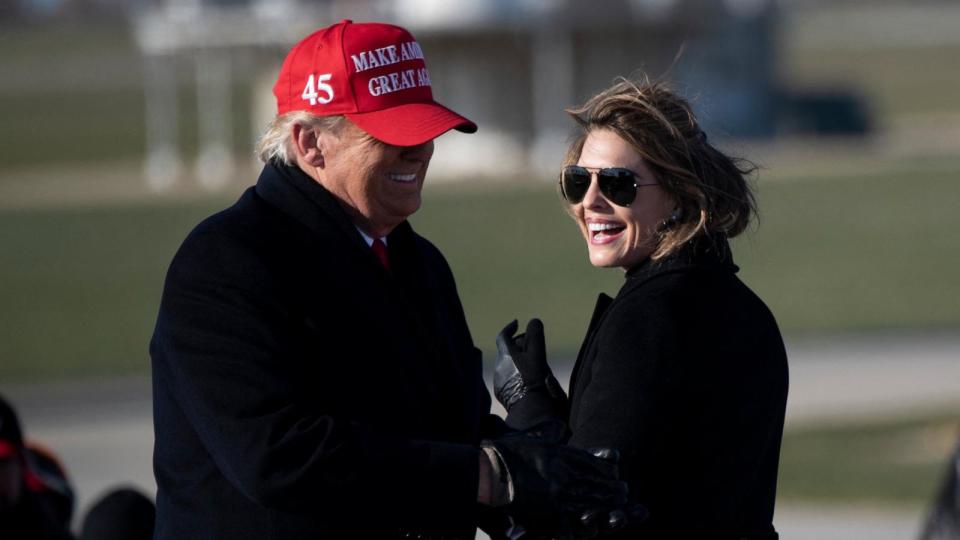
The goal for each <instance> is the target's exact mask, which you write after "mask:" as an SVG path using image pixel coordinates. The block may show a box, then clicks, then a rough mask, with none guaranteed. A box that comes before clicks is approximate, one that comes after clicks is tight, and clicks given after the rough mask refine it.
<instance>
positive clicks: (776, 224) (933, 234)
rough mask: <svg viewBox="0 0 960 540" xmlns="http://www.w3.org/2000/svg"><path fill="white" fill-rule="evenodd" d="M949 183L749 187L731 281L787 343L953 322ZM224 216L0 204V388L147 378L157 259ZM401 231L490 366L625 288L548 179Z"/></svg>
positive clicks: (440, 204)
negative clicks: (526, 332)
mask: <svg viewBox="0 0 960 540" xmlns="http://www.w3.org/2000/svg"><path fill="white" fill-rule="evenodd" d="M956 170H960V165H958V167H957V169H956ZM956 178H957V174H956V173H955V172H951V173H945V172H936V171H934V170H930V169H926V168H924V167H922V166H920V165H919V164H918V165H917V167H916V168H915V169H914V170H912V171H907V172H899V173H896V174H893V173H891V174H886V175H884V174H878V175H875V176H871V177H849V178H848V177H823V178H816V179H796V180H793V181H790V180H780V181H776V182H766V183H761V184H760V186H759V196H760V204H761V208H762V210H763V214H762V221H761V224H760V226H759V228H757V229H756V230H753V231H751V232H749V233H747V235H746V236H745V237H744V238H743V239H738V240H737V241H736V242H735V244H734V253H735V257H736V259H737V261H738V263H739V264H740V266H741V267H742V272H741V275H742V277H743V279H744V281H746V283H747V284H748V285H750V286H751V287H752V288H753V289H754V290H755V291H757V292H758V294H759V295H760V296H761V297H762V298H764V299H765V300H766V302H767V303H768V305H769V306H770V307H771V309H772V310H773V312H774V314H775V315H776V316H777V318H778V320H779V321H780V323H781V325H782V327H783V329H784V332H785V333H786V334H787V335H790V336H796V335H798V334H803V333H837V332H871V331H888V330H891V329H898V330H907V331H911V330H917V331H923V330H928V329H955V328H960V303H958V302H956V299H957V298H960V280H958V279H957V278H956V269H957V268H960V233H958V232H957V231H958V230H960V213H957V212H955V211H954V205H955V202H956V201H958V200H960V183H958V182H957V181H956ZM226 204H227V200H226V199H224V198H223V197H219V198H211V199H206V200H201V201H196V202H193V203H190V204H184V203H182V202H175V201H171V200H169V199H158V200H156V201H153V202H143V203H137V204H131V203H124V204H118V205H111V206H102V207H96V208H70V209H59V208H47V209H34V210H0V246H3V249H2V250H0V306H3V308H2V309H0V358H3V362H2V363H0V379H2V380H8V379H10V378H17V379H31V378H39V377H50V376H54V375H59V376H69V375H77V374H99V373H116V372H129V371H136V370H143V369H145V367H146V347H147V342H148V340H149V336H150V332H151V328H152V324H153V320H154V317H155V316H156V309H157V301H158V297H159V293H160V287H161V284H162V280H163V274H164V272H165V269H166V265H167V264H168V263H169V260H170V258H171V256H172V254H173V252H174V251H175V249H176V247H177V246H178V244H179V242H180V241H181V240H182V238H183V237H184V235H185V234H186V232H187V231H188V230H189V228H190V227H191V226H192V225H193V224H195V223H196V222H197V221H199V220H200V219H201V218H202V217H203V216H205V215H207V214H209V213H211V212H213V211H214V210H216V209H218V208H221V207H223V206H225V205H226ZM412 222H413V223H414V226H415V227H416V228H417V229H418V230H419V231H420V232H421V233H423V234H424V235H425V236H426V237H428V238H430V239H431V240H432V241H433V242H434V243H436V244H437V245H438V246H439V247H440V248H441V250H442V251H443V252H444V253H445V254H446V256H447V258H448V260H449V262H450V264H451V266H452V268H453V270H454V274H455V275H456V277H457V281H458V286H459V289H460V294H461V296H462V299H463V304H464V307H465V309H466V312H467V317H468V320H469V322H470V325H471V329H472V331H473V335H474V339H475V341H476V342H477V344H478V345H479V346H480V347H481V348H483V349H485V350H486V351H487V353H488V354H487V357H488V358H489V357H490V352H491V351H492V350H493V336H494V335H495V334H496V332H497V331H498V330H499V329H500V328H501V327H502V326H503V325H504V324H505V323H506V322H508V321H509V320H510V319H511V318H514V317H516V318H519V319H520V320H521V321H525V320H526V319H527V318H529V317H532V316H538V317H541V318H542V319H543V320H544V323H545V325H546V330H547V338H548V344H549V346H550V350H551V353H552V354H553V355H554V357H555V358H569V357H570V356H572V355H573V354H575V352H576V349H577V348H578V346H579V344H580V341H581V339H582V338H583V334H584V331H585V328H586V325H587V321H588V319H589V316H590V313H591V312H592V308H593V304H594V300H595V298H596V295H597V294H598V293H599V292H601V291H603V292H607V293H611V294H613V293H615V292H616V290H617V289H618V287H619V285H620V283H621V282H622V273H621V272H620V270H617V269H596V268H593V267H591V266H590V265H589V264H588V262H587V257H586V249H585V246H584V244H583V241H582V240H581V239H580V236H579V232H578V231H577V230H576V229H575V227H574V224H573V223H572V221H571V220H570V219H569V218H568V217H567V216H566V214H565V213H564V212H563V210H562V208H561V205H560V203H559V202H558V200H557V198H556V195H555V194H554V192H553V187H552V186H551V185H548V184H539V185H529V184H528V185H527V187H503V188H498V189H489V190H478V189H468V188H465V187H463V186H459V187H455V186H431V187H429V188H428V189H427V191H426V193H425V203H424V208H423V209H422V210H421V211H420V212H419V213H418V214H416V215H415V216H414V217H413V218H412Z"/></svg>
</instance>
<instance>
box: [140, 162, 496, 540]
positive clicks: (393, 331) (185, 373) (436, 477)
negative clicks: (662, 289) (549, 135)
mask: <svg viewBox="0 0 960 540" xmlns="http://www.w3.org/2000/svg"><path fill="white" fill-rule="evenodd" d="M388 250H389V254H390V259H391V271H390V272H388V271H386V270H385V269H384V268H383V267H382V266H381V265H380V263H379V261H378V260H377V259H376V257H375V256H374V255H373V253H372V251H371V250H370V249H369V248H368V246H367V244H366V243H365V242H364V240H363V239H362V237H361V236H360V234H359V233H358V231H357V229H356V228H355V227H354V225H353V224H352V223H351V222H350V221H349V219H348V217H347V215H346V214H345V212H344V211H343V210H342V209H341V207H340V206H339V204H338V203H337V201H336V200H335V199H334V198H333V196H332V195H331V194H330V193H329V192H327V191H326V190H325V189H323V188H322V187H321V186H320V185H319V184H318V183H317V182H315V181H313V180H312V179H311V178H309V177H308V176H307V175H306V174H304V173H303V172H302V171H300V170H299V169H298V168H296V167H286V166H280V165H276V164H268V165H267V166H266V167H265V168H264V170H263V173H262V174H261V176H260V178H259V180H258V182H257V184H256V186H255V187H252V188H250V189H248V190H247V191H246V192H245V193H244V194H243V195H242V197H241V198H240V200H239V201H238V202H237V203H236V204H235V205H234V206H232V207H231V208H228V209H227V210H224V211H223V212H220V213H218V214H216V215H214V216H212V217H210V218H208V219H207V220H205V221H203V222H202V223H201V224H200V225H199V226H197V227H196V228H195V229H194V230H193V231H192V232H191V233H190V235H189V236H188V237H187V239H186V240H185V241H184V243H183V245H182V246H181V248H180V249H179V251H178V252H177V254H176V256H175V258H174V260H173V262H172V264H171V266H170V269H169V272H168V275H167V280H166V284H165V288H164V291H163V298H162V303H161V307H160V313H159V317H158V319H157V324H156V330H155V333H154V336H153V340H152V342H151V347H150V352H151V355H152V359H153V363H152V365H153V392H154V425H155V433H156V443H155V451H154V470H155V475H156V480H157V487H158V490H157V528H156V538H157V540H173V539H176V540H182V539H188V538H204V539H207V538H209V539H230V540H237V539H244V538H250V539H257V540H268V539H282V540H296V539H300V538H303V539H306V538H310V539H316V538H391V537H403V536H404V535H409V536H408V537H411V536H412V537H415V535H416V534H421V535H426V536H429V535H443V536H445V537H459V536H463V537H469V538H473V535H474V532H475V526H474V523H475V517H476V516H475V514H476V496H477V477H478V449H477V447H476V446H475V445H476V444H477V443H478V442H479V441H480V438H481V436H482V432H484V431H485V429H486V427H485V426H486V425H487V422H490V421H491V418H492V417H489V416H488V413H489V407H490V398H489V395H488V393H487V390H486V388H485V386H484V384H483V379H482V375H481V355H480V351H479V350H478V349H477V348H475V347H474V345H473V342H472V340H471V337H470V333H469V331H468V329H467V325H466V322H465V319H464V314H463V309H462V307H461V304H460V300H459V297H458V295H457V291H456V287H455V284H454V280H453V276H452V275H451V272H450V269H449V267H448V265H447V263H446V261H445V260H444V258H443V256H442V255H441V254H440V252H439V251H438V250H437V249H436V248H435V247H434V246H433V245H431V244H430V243H429V242H427V241H426V240H425V239H423V238H422V237H420V236H419V235H417V234H416V233H414V232H413V230H412V229H411V227H410V225H409V224H408V223H406V222H404V223H403V224H401V225H400V226H398V227H397V228H396V229H395V230H394V231H393V232H392V233H391V234H390V235H389V236H388Z"/></svg>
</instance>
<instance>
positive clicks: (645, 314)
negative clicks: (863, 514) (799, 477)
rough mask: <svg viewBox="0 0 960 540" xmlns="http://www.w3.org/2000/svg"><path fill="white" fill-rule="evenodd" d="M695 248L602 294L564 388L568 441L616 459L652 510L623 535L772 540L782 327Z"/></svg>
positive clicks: (721, 262)
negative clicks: (606, 450)
mask: <svg viewBox="0 0 960 540" xmlns="http://www.w3.org/2000/svg"><path fill="white" fill-rule="evenodd" d="M736 271H737V267H736V266H734V265H733V263H732V260H731V257H730V252H729V248H728V247H727V243H726V241H725V240H723V239H716V240H711V239H709V238H703V239H701V240H700V241H697V242H694V243H693V244H691V245H688V246H687V247H686V248H685V249H683V250H682V251H681V252H680V253H679V254H677V255H675V256H673V257H669V258H667V259H666V260H662V261H660V262H656V263H655V262H652V261H649V260H648V261H647V262H645V263H643V264H641V265H640V266H639V267H637V268H634V269H633V270H631V271H630V272H628V274H627V277H626V282H625V283H624V285H623V287H622V288H621V289H620V291H619V293H618V294H617V296H616V298H614V299H611V298H610V297H608V296H606V295H601V297H600V299H599V300H598V302H597V306H596V309H595V311H594V315H593V318H592V320H591V322H590V328H589V331H588V334H587V337H586V340H585V342H584V344H583V346H582V348H581V350H580V354H579V356H578V359H577V363H576V366H575V368H574V372H573V375H572V379H571V382H570V389H571V396H570V397H571V409H570V429H571V431H572V438H571V440H570V444H571V445H574V446H578V447H582V448H590V447H598V446H609V447H613V448H617V449H619V450H620V451H621V453H622V460H621V473H622V477H623V479H624V480H626V481H627V483H628V485H629V487H630V494H631V496H632V497H633V498H635V499H637V500H638V501H639V502H641V503H643V504H644V505H645V506H646V507H647V508H648V510H649V512H650V518H649V520H647V521H646V522H645V523H642V524H639V525H634V526H633V527H631V528H630V529H628V530H627V531H625V532H624V533H623V534H622V535H618V537H623V538H656V539H673V538H678V539H679V538H684V539H685V538H698V539H700V538H704V539H706V538H710V539H727V538H730V539H734V538H736V539H740V538H751V539H752V538H764V539H766V538H776V533H775V531H774V528H773V525H772V520H773V509H774V499H775V495H776V484H777V466H778V461H779V453H780V439H781V437H782V433H783V419H784V409H785V406H786V398H787V359H786V353H785V351H784V345H783V340H782V339H781V336H780V331H779V329H778V328H777V323H776V321H775V320H774V318H773V316H772V315H771V313H770V311H769V310H768V309H767V307H766V306H765V305H764V303H763V302H762V301H761V300H760V299H759V298H758V297H757V296H756V295H755V294H754V293H753V292H751V291H750V289H748V288H747V287H746V286H745V285H744V284H743V283H742V282H741V281H740V280H739V279H738V278H737V277H736V275H735V273H736Z"/></svg>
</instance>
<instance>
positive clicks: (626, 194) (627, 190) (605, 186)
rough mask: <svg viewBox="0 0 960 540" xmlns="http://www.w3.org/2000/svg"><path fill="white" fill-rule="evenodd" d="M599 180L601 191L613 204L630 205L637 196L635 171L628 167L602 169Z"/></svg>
mask: <svg viewBox="0 0 960 540" xmlns="http://www.w3.org/2000/svg"><path fill="white" fill-rule="evenodd" d="M597 182H598V183H599V184H600V192H601V193H603V195H604V197H606V198H607V199H609V200H610V202H612V203H613V204H616V205H619V206H630V204H631V203H633V200H634V199H635V198H636V197H637V187H636V184H635V183H634V175H633V172H632V171H628V170H627V169H616V168H614V169H601V170H600V173H599V174H598V178H597Z"/></svg>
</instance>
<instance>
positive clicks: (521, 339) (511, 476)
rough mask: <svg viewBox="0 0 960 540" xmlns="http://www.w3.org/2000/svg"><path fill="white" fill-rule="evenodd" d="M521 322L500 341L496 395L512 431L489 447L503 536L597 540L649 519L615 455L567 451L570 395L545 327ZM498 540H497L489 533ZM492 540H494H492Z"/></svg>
mask: <svg viewBox="0 0 960 540" xmlns="http://www.w3.org/2000/svg"><path fill="white" fill-rule="evenodd" d="M516 331H517V321H513V322H511V323H510V324H508V325H507V327H506V328H504V329H503V330H502V331H501V332H500V333H499V334H498V335H497V362H496V367H495V374H494V394H495V395H496V398H497V400H498V401H499V402H500V403H501V404H502V405H503V406H504V407H505V408H506V409H507V413H508V415H507V425H508V426H509V427H511V428H512V429H514V430H515V431H513V432H511V433H509V434H507V435H505V436H503V437H501V438H499V439H495V440H488V441H484V443H483V450H484V453H485V454H486V456H487V457H488V458H489V460H490V464H491V468H490V475H489V476H488V478H487V479H483V478H481V490H484V482H485V481H486V482H487V484H486V485H487V486H488V487H489V491H488V493H487V496H486V498H487V500H486V501H483V502H487V503H488V504H489V505H490V506H494V507H502V508H504V509H505V510H506V511H507V512H508V514H509V516H510V525H509V526H507V530H506V531H498V532H502V534H503V536H502V537H503V538H511V539H516V538H529V539H542V538H564V539H566V538H595V537H597V536H602V535H605V534H610V533H613V532H616V531H618V530H621V529H622V528H623V527H625V526H626V525H627V524H628V523H630V522H637V521H642V520H643V519H645V518H646V515H647V512H646V509H645V508H643V507H642V506H641V505H639V504H636V503H631V502H630V500H629V498H628V494H627V485H626V483H625V482H623V481H620V480H619V472H618V460H619V455H618V453H617V451H616V450H615V449H611V448H596V449H591V450H590V451H586V450H582V449H578V448H574V447H570V446H566V445H565V444H564V440H565V439H566V438H567V435H568V433H567V432H568V429H567V412H568V411H567V409H568V405H567V397H566V395H565V394H564V392H563V389H562V388H561V387H560V384H559V382H557V379H556V378H555V377H554V376H553V373H552V372H551V371H550V367H549V366H548V365H547V361H546V351H545V345H544V337H543V324H542V323H541V322H540V321H539V320H538V319H533V320H531V321H530V323H529V324H528V325H527V331H526V334H520V335H519V336H514V334H515V333H516ZM492 536H494V535H492ZM494 537H495V538H496V537H497V536H494Z"/></svg>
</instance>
